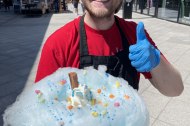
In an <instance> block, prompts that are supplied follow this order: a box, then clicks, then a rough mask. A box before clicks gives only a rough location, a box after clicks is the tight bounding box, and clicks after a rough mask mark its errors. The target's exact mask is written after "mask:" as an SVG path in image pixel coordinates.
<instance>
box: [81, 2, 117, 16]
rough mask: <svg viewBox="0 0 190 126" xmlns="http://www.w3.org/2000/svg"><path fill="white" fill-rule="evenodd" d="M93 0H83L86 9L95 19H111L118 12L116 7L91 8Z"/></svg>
mask: <svg viewBox="0 0 190 126" xmlns="http://www.w3.org/2000/svg"><path fill="white" fill-rule="evenodd" d="M90 1H92V0H82V2H83V5H84V7H85V9H86V10H87V11H88V13H89V14H90V15H91V16H92V17H95V18H110V17H111V16H112V15H113V14H114V13H115V10H116V7H115V6H114V5H112V6H111V7H109V8H94V7H91V6H90Z"/></svg>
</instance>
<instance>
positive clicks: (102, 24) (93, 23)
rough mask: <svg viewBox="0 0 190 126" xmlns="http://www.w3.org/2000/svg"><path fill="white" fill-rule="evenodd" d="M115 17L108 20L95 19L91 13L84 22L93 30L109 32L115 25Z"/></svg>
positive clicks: (86, 15)
mask: <svg viewBox="0 0 190 126" xmlns="http://www.w3.org/2000/svg"><path fill="white" fill-rule="evenodd" d="M114 21H115V19H114V15H112V16H111V17H107V18H95V17H92V16H91V15H90V14H89V13H86V14H85V17H84V22H85V23H86V24H87V25H88V26H90V27H91V28H93V29H96V30H107V29H109V28H110V27H111V26H112V25H113V24H114Z"/></svg>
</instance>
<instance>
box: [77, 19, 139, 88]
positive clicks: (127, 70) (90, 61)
mask: <svg viewBox="0 0 190 126" xmlns="http://www.w3.org/2000/svg"><path fill="white" fill-rule="evenodd" d="M115 21H116V25H117V27H118V29H119V32H120V35H121V38H122V46H123V50H122V51H120V52H118V53H117V54H115V55H114V56H93V55H89V54H88V46H87V39H86V31H85V27H84V16H82V17H81V19H80V27H79V33H80V66H79V68H80V69H82V68H84V67H88V66H93V67H94V68H95V69H97V68H98V65H105V66H107V71H106V72H107V73H109V74H111V75H113V76H115V77H122V78H123V79H125V80H127V81H128V83H129V85H131V86H132V87H133V88H134V89H137V90H138V87H139V86H138V85H139V78H138V74H137V71H136V69H135V68H134V67H133V66H132V65H131V61H130V60H129V57H128V55H129V43H128V41H127V39H126V37H125V35H124V33H123V32H122V30H121V28H120V26H119V22H118V19H117V18H116V17H115Z"/></svg>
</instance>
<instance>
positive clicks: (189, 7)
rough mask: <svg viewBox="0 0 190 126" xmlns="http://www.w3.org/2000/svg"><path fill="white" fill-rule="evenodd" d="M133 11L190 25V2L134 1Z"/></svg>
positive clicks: (175, 0)
mask: <svg viewBox="0 0 190 126" xmlns="http://www.w3.org/2000/svg"><path fill="white" fill-rule="evenodd" d="M133 11H134V12H138V13H142V14H146V15H150V16H154V17H157V18H160V19H164V20H168V21H173V22H177V23H182V24H186V25H190V0H133Z"/></svg>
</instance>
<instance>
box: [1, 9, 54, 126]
mask: <svg viewBox="0 0 190 126" xmlns="http://www.w3.org/2000/svg"><path fill="white" fill-rule="evenodd" d="M51 16H52V15H51V14H48V15H46V16H41V17H32V18H24V17H23V15H14V14H12V15H10V14H5V13H4V12H0V19H1V22H0V115H1V117H0V126H2V125H3V119H2V114H3V113H4V110H5V109H6V108H7V106H9V105H10V104H12V103H13V102H14V101H15V99H16V97H17V96H18V94H20V93H21V91H22V90H23V88H24V86H25V84H26V82H27V80H28V76H29V74H30V72H31V69H32V67H33V65H35V64H34V63H35V60H36V57H37V54H38V52H39V50H40V47H41V44H42V42H43V39H44V35H45V33H46V30H47V28H48V25H49V22H50V19H51Z"/></svg>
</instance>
